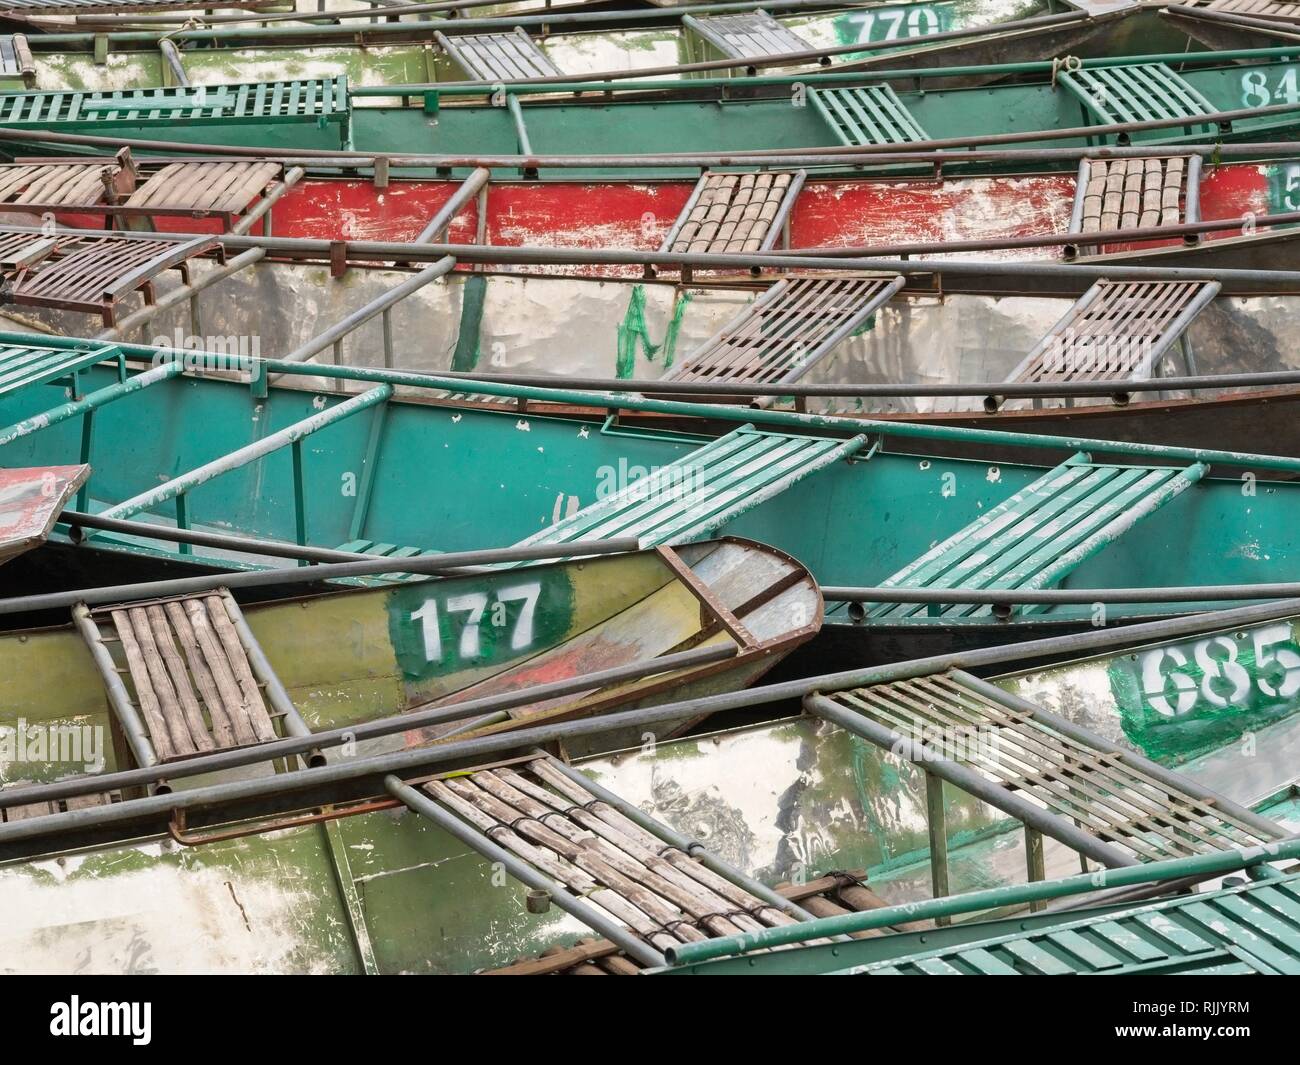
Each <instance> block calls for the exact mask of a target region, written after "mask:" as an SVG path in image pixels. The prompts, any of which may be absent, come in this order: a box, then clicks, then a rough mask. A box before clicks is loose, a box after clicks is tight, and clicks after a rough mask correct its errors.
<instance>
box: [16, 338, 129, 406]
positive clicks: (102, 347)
mask: <svg viewBox="0 0 1300 1065" xmlns="http://www.w3.org/2000/svg"><path fill="white" fill-rule="evenodd" d="M111 358H116V359H117V360H118V364H119V366H121V365H122V364H123V360H124V358H125V356H124V355H123V354H122V349H121V348H119V347H118V346H117V345H115V344H93V343H92V344H87V345H84V346H80V347H77V348H74V349H71V350H69V349H68V348H55V347H47V346H44V345H42V344H39V343H37V344H4V345H0V396H5V395H9V394H11V393H14V392H19V391H21V390H22V389H24V388H32V387H33V386H35V385H42V384H46V383H48V382H50V381H59V380H63V379H65V378H71V377H75V375H76V374H78V373H80V372H81V371H82V370H85V369H87V368H88V367H91V366H94V365H95V364H96V363H100V362H103V361H104V360H105V359H111Z"/></svg>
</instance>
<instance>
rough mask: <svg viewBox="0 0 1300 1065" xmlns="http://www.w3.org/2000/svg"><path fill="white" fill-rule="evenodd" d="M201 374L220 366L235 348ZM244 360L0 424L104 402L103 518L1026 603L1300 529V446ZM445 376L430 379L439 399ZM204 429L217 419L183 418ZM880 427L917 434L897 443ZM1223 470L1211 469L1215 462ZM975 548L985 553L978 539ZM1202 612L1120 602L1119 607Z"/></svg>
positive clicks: (107, 554)
mask: <svg viewBox="0 0 1300 1065" xmlns="http://www.w3.org/2000/svg"><path fill="white" fill-rule="evenodd" d="M51 343H52V344H54V342H53V341H52V342H51ZM124 354H125V353H124ZM154 354H156V353H154ZM76 355H78V356H79V357H82V358H84V353H81V352H76ZM234 364H235V365H240V362H239V360H235V363H234ZM211 365H214V366H217V365H221V360H220V358H216V359H215V360H214V361H213V362H212V363H211ZM249 365H251V366H252V368H253V370H254V374H253V377H252V380H251V382H249V383H241V382H238V381H235V380H219V379H215V378H212V377H209V376H196V375H193V374H190V373H187V372H186V369H187V367H186V364H185V362H184V361H170V362H169V361H165V360H164V361H162V362H160V363H159V365H158V366H157V367H155V368H154V369H152V370H149V371H146V373H147V374H148V376H147V377H145V376H141V377H129V378H128V379H127V380H126V381H119V380H118V378H117V372H116V370H115V369H111V370H110V369H108V368H105V367H96V366H91V367H87V368H83V369H82V370H81V371H80V372H81V374H82V382H83V386H84V388H85V390H86V394H87V398H86V399H85V400H84V401H82V402H80V403H74V404H59V405H58V409H57V410H56V411H54V412H52V413H49V412H50V411H51V402H50V401H51V397H50V396H49V395H48V394H47V393H46V392H45V390H43V389H41V388H28V389H24V390H19V391H17V392H14V393H11V394H9V395H7V396H5V397H3V398H0V422H3V423H5V424H6V425H8V426H9V428H7V429H3V430H0V440H6V441H8V442H7V443H4V444H3V445H0V446H3V447H4V448H5V450H6V460H7V461H12V462H14V463H15V464H18V463H22V464H52V463H57V462H60V461H66V457H67V455H68V453H69V452H72V453H73V454H79V453H80V451H81V446H82V445H81V432H82V423H83V422H84V419H85V418H86V416H87V414H88V413H89V412H92V411H93V417H94V426H95V434H96V435H95V443H94V446H93V448H92V454H91V455H90V462H91V464H92V465H94V463H95V457H94V456H95V455H96V454H99V453H101V452H100V449H101V448H102V449H104V451H103V452H102V453H106V454H111V455H113V456H114V461H113V462H111V463H106V464H103V465H101V466H99V467H98V468H97V469H96V471H95V473H94V475H93V476H92V478H91V480H90V482H89V485H88V488H87V490H86V491H87V499H88V503H87V508H86V509H88V510H91V511H94V512H97V513H99V514H101V515H102V516H103V517H105V518H116V519H130V518H138V517H144V518H145V519H146V520H149V521H158V522H160V523H162V524H164V525H172V526H175V525H177V524H178V525H179V526H180V527H181V528H182V529H184V528H195V529H209V530H213V531H225V532H239V533H244V534H248V535H252V536H258V537H263V538H266V539H270V540H279V541H282V542H288V543H293V542H298V543H310V544H315V545H319V546H323V547H334V546H337V545H340V544H347V545H349V546H350V549H351V550H376V551H379V552H380V553H390V552H393V551H399V553H400V552H402V551H406V550H408V549H420V550H457V549H468V548H479V547H483V546H484V543H483V541H484V536H485V530H491V532H492V534H493V535H492V539H493V540H494V541H496V546H506V545H509V544H512V543H530V544H535V543H562V542H566V541H570V540H575V539H581V538H582V535H583V534H584V533H586V532H591V531H593V530H594V531H595V532H596V533H597V535H600V536H610V535H616V534H618V532H619V531H620V530H621V531H624V532H630V533H633V534H635V535H638V536H640V537H641V542H642V543H643V544H644V545H645V546H651V545H654V544H659V543H667V544H674V543H684V542H690V541H692V540H695V539H701V538H707V537H708V536H711V535H713V534H714V533H716V532H717V531H719V530H721V529H725V530H726V531H727V533H729V534H735V535H742V536H752V537H754V538H755V539H759V540H762V541H763V542H769V543H772V544H773V545H774V546H776V547H777V548H778V549H781V550H785V551H788V552H790V553H791V554H793V555H794V556H795V557H797V558H799V559H800V560H801V561H803V562H804V563H805V564H807V565H808V567H809V569H810V570H811V571H812V572H813V573H814V574H815V575H816V577H817V578H818V579H819V580H820V581H821V582H822V583H823V584H832V585H836V586H851V587H868V588H876V587H881V586H886V585H890V586H895V587H896V588H897V589H898V590H899V594H902V593H903V592H905V591H910V590H913V589H915V590H917V591H922V592H924V594H926V595H930V594H932V593H933V592H934V589H935V588H945V587H948V588H952V587H957V588H962V587H976V588H985V589H998V590H1004V591H1005V592H1006V602H1007V604H1010V605H1011V606H1012V607H1014V604H1015V596H1016V589H1018V588H1019V589H1033V588H1046V587H1053V586H1062V587H1065V588H1067V589H1068V588H1070V587H1075V588H1088V589H1105V588H1108V587H1110V588H1117V587H1120V588H1123V587H1148V588H1149V587H1179V586H1189V585H1192V586H1200V585H1204V584H1206V583H1209V581H1208V580H1207V578H1210V579H1211V580H1213V581H1214V582H1218V583H1223V584H1252V583H1267V582H1270V581H1274V580H1282V579H1286V578H1288V577H1289V576H1290V573H1289V571H1288V570H1287V569H1286V564H1285V560H1286V558H1287V557H1288V555H1289V552H1290V550H1291V546H1290V545H1291V544H1292V543H1293V541H1294V540H1295V539H1296V537H1297V536H1300V533H1298V532H1297V531H1296V530H1297V528H1298V527H1300V526H1298V525H1297V523H1296V522H1295V521H1294V520H1293V519H1294V516H1293V514H1292V510H1293V509H1294V507H1295V506H1296V505H1297V501H1298V498H1300V497H1297V496H1296V492H1297V491H1300V485H1297V484H1296V483H1295V482H1291V481H1287V480H1274V479H1272V478H1275V477H1279V476H1280V477H1287V476H1293V475H1294V473H1295V472H1300V462H1298V461H1297V460H1295V459H1286V458H1271V457H1268V456H1258V455H1246V454H1241V453H1231V452H1222V451H1216V450H1213V449H1207V448H1201V449H1198V450H1194V451H1183V450H1179V449H1174V448H1164V447H1160V446H1156V445H1146V444H1140V445H1131V444H1113V443H1105V442H1101V441H1087V440H1082V439H1078V438H1075V439H1063V438H1052V437H1031V436H1027V435H1026V436H1024V437H1023V438H1017V440H1016V441H1013V440H1010V439H1008V438H1007V437H1005V436H997V437H993V438H990V439H989V440H988V442H989V443H990V444H997V445H998V446H1000V447H1002V446H1008V445H1011V444H1013V443H1017V442H1018V441H1019V440H1020V439H1023V448H1022V453H1023V459H1024V460H1028V461H1026V462H1022V463H1015V464H1009V463H1002V462H996V463H994V462H990V461H988V460H984V459H977V458H963V459H952V458H947V457H929V456H926V457H921V456H918V455H916V454H908V453H906V450H905V449H906V448H907V447H908V444H907V441H908V440H909V439H911V438H915V437H920V438H924V439H926V440H928V441H930V442H931V444H932V445H934V444H938V449H939V450H943V444H942V442H943V441H945V440H949V441H952V442H953V443H959V444H961V445H963V446H964V447H966V448H969V449H971V451H972V452H973V451H974V450H975V449H976V448H977V447H978V445H979V444H980V441H981V436H980V435H979V434H976V433H971V432H969V431H966V432H962V431H959V430H950V429H945V428H943V427H937V426H925V425H913V424H908V423H901V422H898V423H892V422H891V423H888V424H884V423H873V422H870V421H865V420H855V419H850V418H846V419H837V418H834V417H831V416H824V415H818V416H813V415H798V414H793V413H786V412H779V411H738V410H735V409H734V408H726V407H720V406H713V405H704V406H699V407H696V406H694V405H690V404H673V403H664V402H657V401H652V400H642V401H633V400H630V399H629V400H626V401H620V402H625V403H626V406H627V407H628V408H630V409H642V410H646V411H657V412H660V413H666V414H677V415H690V414H693V413H698V414H701V415H703V416H706V417H708V418H710V419H712V420H713V421H714V422H716V423H718V424H723V425H726V426H727V427H728V429H729V431H728V432H726V433H724V434H721V435H718V436H716V437H711V438H708V437H700V436H698V435H691V434H682V433H674V432H665V431H654V430H644V429H640V428H636V429H632V428H624V427H622V426H620V425H619V424H618V423H617V422H616V421H615V420H614V419H612V418H606V417H602V416H601V415H596V416H594V417H593V416H592V415H591V414H590V413H588V414H587V415H585V416H572V417H554V416H549V415H545V414H536V413H533V412H530V411H523V412H520V411H518V410H515V411H509V410H493V409H484V408H483V407H481V406H480V407H479V408H477V409H476V408H474V407H473V406H466V405H463V404H461V405H458V404H447V405H444V404H429V403H426V402H418V401H417V402H411V401H407V400H405V399H399V398H397V397H396V396H394V394H393V388H392V385H391V384H389V383H388V381H387V380H386V378H388V379H392V380H398V381H400V382H401V383H403V384H405V385H411V386H413V387H418V385H419V382H420V379H419V378H417V377H413V376H404V375H392V374H385V373H384V372H383V371H360V370H346V369H345V370H341V371H339V374H340V377H341V378H346V379H350V380H351V381H354V382H355V386H354V387H356V388H357V389H358V391H357V392H356V394H354V395H352V396H351V397H350V398H345V397H344V396H343V395H339V394H338V393H337V392H331V391H312V390H305V389H299V388H282V387H274V388H269V389H266V388H265V377H264V373H263V370H265V369H269V371H270V372H272V373H277V374H278V373H281V372H289V373H294V374H297V375H299V376H307V375H309V374H314V373H317V372H319V371H318V369H317V368H305V367H302V366H300V365H297V364H288V363H271V364H269V366H268V364H265V363H262V362H260V361H257V360H255V361H254V362H252V363H251V364H249ZM190 368H191V369H193V367H192V366H191V367H190ZM447 384H448V382H446V381H441V380H439V379H437V378H433V379H429V380H428V381H427V382H426V385H427V386H428V389H429V390H432V389H434V388H439V387H440V388H443V389H445V388H446V386H447ZM497 390H498V391H503V392H504V394H506V395H512V394H513V395H516V396H519V397H527V398H529V399H544V398H546V393H539V392H537V391H530V390H528V389H518V390H512V389H510V388H506V387H502V388H499V389H497ZM425 394H426V395H427V394H428V391H426V393H425ZM577 395H582V394H580V393H579V394H577ZM560 398H564V396H563V394H561V397H560ZM570 400H571V401H572V397H570ZM587 402H591V397H587ZM596 402H600V400H596ZM605 402H606V403H608V402H610V400H609V399H608V398H607V399H606V400H605ZM746 422H748V424H746ZM195 425H202V426H203V427H204V431H203V432H202V433H195V432H192V431H190V429H189V428H188V427H192V426H195ZM882 432H883V433H885V434H887V436H888V438H889V439H892V440H893V441H894V446H896V447H898V448H901V449H904V450H900V451H887V450H884V449H882V447H881V439H880V437H879V434H881V433H882ZM295 456H297V457H296V458H295ZM485 463H486V465H485ZM1031 463H1032V464H1031ZM1211 463H1213V464H1214V466H1215V472H1216V473H1217V474H1219V475H1218V476H1209V472H1210V464H1211ZM1242 469H1245V471H1246V472H1245V473H1244V474H1238V473H1237V472H1236V471H1238V470H1242ZM1257 484H1258V487H1256V486H1257ZM430 485H436V486H437V487H436V490H430V488H429V486H430ZM485 486H487V487H485ZM807 513H823V514H833V515H834V521H833V523H832V525H831V529H832V531H831V533H830V534H829V535H828V534H827V533H826V531H825V529H824V528H823V526H822V523H821V522H808V521H806V520H804V517H803V515H805V514H807ZM1013 518H1018V521H1016V522H1013V523H1012V525H1013V526H1014V529H1015V530H1037V531H1036V532H1035V533H1034V535H1033V537H1031V538H1030V539H1025V538H1024V536H1022V535H1021V534H1020V533H1019V532H1016V533H1014V534H1008V535H1003V533H1005V532H1006V531H1007V529H1008V528H1011V527H1012V526H1007V525H1006V523H1007V522H1008V521H1011V519H1013ZM1004 526H1005V528H1004ZM431 530H436V532H434V533H431ZM862 530H866V533H865V535H866V536H867V540H866V541H865V542H864V541H863V539H862V534H861V531H862ZM1229 530H1231V531H1230V532H1229ZM985 541H987V548H986V550H984V553H983V554H982V555H980V556H979V557H978V558H976V557H974V556H971V554H970V552H969V550H966V549H964V548H963V546H962V545H964V544H978V543H981V542H985ZM39 554H40V556H41V558H42V559H44V560H45V561H40V560H37V559H36V558H35V557H34V556H29V557H33V561H32V562H31V563H30V564H28V563H26V562H24V561H21V560H20V561H17V562H14V563H10V566H9V567H8V568H9V569H10V570H11V571H12V572H11V573H10V574H8V575H7V576H9V577H10V578H11V579H12V580H13V582H14V583H13V585H12V587H13V588H14V589H15V591H18V590H20V589H22V588H24V587H31V585H26V584H25V583H24V582H25V581H28V580H30V581H33V582H35V584H36V585H39V584H40V582H50V581H57V580H58V579H59V577H58V574H60V573H62V575H63V578H62V579H63V580H64V581H65V582H66V581H69V580H78V581H79V583H81V584H93V583H102V577H99V576H97V575H96V574H97V571H98V573H102V567H103V566H104V565H105V564H108V565H110V566H112V567H114V568H116V570H117V572H119V573H120V572H121V571H122V570H123V569H124V568H125V567H127V566H128V565H129V564H130V561H131V560H134V561H135V563H137V564H139V565H145V564H146V563H147V564H148V565H149V566H150V567H151V568H152V567H156V566H159V565H161V564H163V563H168V564H170V566H171V567H173V568H176V567H179V568H181V569H184V568H186V567H189V566H192V565H194V564H196V563H199V562H202V563H204V564H205V565H207V566H209V567H216V568H220V567H222V566H230V565H235V564H237V563H233V562H231V561H230V560H226V559H221V558H212V557H205V556H204V555H203V553H202V552H199V553H186V552H184V551H181V552H179V553H178V552H177V550H176V549H175V547H174V545H172V546H166V545H164V546H159V545H156V544H151V543H147V542H142V540H141V538H140V537H139V536H127V537H124V536H122V535H119V534H109V533H102V534H100V533H97V534H95V535H94V536H92V537H91V538H89V539H88V540H86V541H85V542H84V543H81V544H80V546H74V545H73V544H72V543H70V542H69V541H68V540H67V538H66V537H64V538H62V539H61V541H60V543H59V544H58V546H57V550H52V549H51V546H47V548H45V549H43V551H42V552H40V553H39ZM50 560H55V561H53V562H51V561H50ZM263 561H264V560H259V559H256V558H254V559H251V560H250V562H251V564H261V563H262V562H263ZM977 562H978V563H979V564H976V563H977ZM246 564H248V563H246ZM29 565H30V568H29ZM15 567H16V568H15ZM49 586H50V585H49V584H48V583H47V584H46V585H45V587H49ZM65 586H66V584H65ZM927 589H928V591H927ZM999 602H1001V600H999ZM1192 608H1193V607H1191V606H1188V605H1179V604H1176V603H1175V604H1171V603H1164V604H1160V603H1149V604H1140V605H1123V604H1118V603H1116V604H1111V605H1110V606H1108V607H1107V617H1108V618H1109V619H1110V620H1119V619H1124V618H1134V617H1139V616H1144V615H1151V614H1161V613H1170V612H1181V611H1184V610H1187V609H1192ZM1093 616H1094V611H1093V610H1092V609H1091V608H1090V607H1088V606H1078V607H1070V606H1052V607H1050V608H1049V609H1046V610H1040V609H1039V608H1038V607H1037V606H1033V607H1026V608H1024V609H1022V610H1013V611H1012V613H1011V616H1010V617H1009V618H1008V619H1005V620H1004V619H1003V618H1002V617H1001V616H1000V614H999V613H994V612H993V611H992V609H991V607H990V606H988V605H985V606H973V607H966V606H960V605H951V606H946V607H941V608H936V609H934V610H931V609H929V608H926V607H921V606H912V607H908V606H906V605H905V604H904V605H894V604H888V603H885V604H878V605H877V606H869V607H867V608H864V609H857V608H854V609H849V608H847V607H844V606H841V607H838V608H837V609H836V610H835V611H833V612H832V613H831V615H830V618H831V620H833V621H835V622H836V623H837V624H838V625H840V626H842V629H841V633H840V635H841V637H842V638H845V639H847V640H848V641H849V643H850V645H851V646H852V647H853V653H854V654H856V655H858V656H862V655H870V654H881V653H884V654H886V655H889V656H891V657H894V658H897V657H907V656H908V651H909V650H912V651H917V649H921V650H928V649H930V648H945V647H950V646H953V645H954V644H968V643H978V642H981V641H984V642H987V641H989V640H995V641H997V640H1005V639H1007V638H1008V637H1009V636H1012V635H1026V636H1027V635H1030V634H1033V633H1035V632H1039V631H1044V630H1046V631H1052V630H1056V629H1059V628H1070V627H1079V626H1084V627H1087V626H1089V625H1090V624H1091V619H1092V617H1093Z"/></svg>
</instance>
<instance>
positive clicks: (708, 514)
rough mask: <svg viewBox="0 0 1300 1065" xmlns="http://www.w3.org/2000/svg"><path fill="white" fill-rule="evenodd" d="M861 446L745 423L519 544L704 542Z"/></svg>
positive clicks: (860, 440) (857, 441)
mask: <svg viewBox="0 0 1300 1065" xmlns="http://www.w3.org/2000/svg"><path fill="white" fill-rule="evenodd" d="M866 441H867V438H866V437H865V436H855V437H852V438H850V439H848V440H844V439H838V438H834V437H822V436H791V435H788V434H786V433H772V432H766V431H763V430H760V429H755V428H754V426H752V425H743V426H741V427H740V428H739V429H736V430H734V431H733V432H730V433H728V434H727V435H726V436H723V437H719V438H718V439H717V440H713V441H710V442H709V443H707V444H705V445H704V446H703V447H700V448H697V449H696V450H695V451H692V452H690V453H689V454H687V455H684V456H682V457H681V458H680V459H678V460H677V461H676V462H673V463H670V464H669V465H667V466H661V467H658V468H657V469H655V470H653V471H652V472H651V473H650V474H649V476H647V477H645V478H642V479H640V480H637V481H634V482H632V483H631V484H629V485H625V486H623V487H622V488H620V489H619V490H618V491H617V492H615V493H614V494H612V495H609V496H607V497H606V498H604V499H600V500H597V501H596V502H595V503H592V504H591V505H590V506H587V507H583V509H582V510H580V511H578V512H577V513H576V514H573V515H571V516H570V517H568V518H566V519H564V520H563V521H560V522H557V523H556V524H555V525H552V526H550V527H549V528H547V529H543V530H542V531H541V532H539V533H535V534H534V535H532V536H530V537H528V539H526V540H522V541H520V543H519V545H518V546H520V547H524V546H531V545H537V544H564V543H572V542H574V541H577V540H609V539H614V538H617V537H627V536H635V537H636V538H637V539H638V541H639V542H640V545H641V547H642V548H647V547H657V546H659V545H660V544H684V543H690V542H692V541H694V540H706V539H708V538H709V537H710V536H713V535H714V534H715V533H717V531H718V530H719V529H721V528H722V527H723V526H724V525H726V524H727V523H728V522H730V521H732V520H733V519H734V518H737V517H739V516H740V515H741V514H744V513H745V512H747V511H749V510H752V509H753V508H754V507H756V506H758V505H759V504H760V503H763V502H765V501H766V500H768V499H771V498H772V497H773V496H777V495H780V494H781V493H782V492H784V491H785V490H786V489H787V488H789V487H791V486H792V485H794V484H797V483H798V482H799V481H801V480H803V479H804V478H805V477H808V476H809V475H811V474H814V473H816V472H817V471H818V470H821V469H824V468H826V467H827V466H829V465H831V464H832V463H834V462H837V461H839V460H840V459H842V458H848V457H849V456H851V455H855V454H857V453H858V452H859V451H860V450H861V449H862V448H863V446H864V445H865V444H866Z"/></svg>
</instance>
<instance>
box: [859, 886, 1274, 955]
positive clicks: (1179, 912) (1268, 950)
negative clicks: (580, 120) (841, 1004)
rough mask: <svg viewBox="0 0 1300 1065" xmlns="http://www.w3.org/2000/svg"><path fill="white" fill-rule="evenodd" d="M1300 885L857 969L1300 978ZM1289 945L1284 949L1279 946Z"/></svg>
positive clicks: (1153, 906)
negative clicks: (1299, 950) (1298, 945)
mask: <svg viewBox="0 0 1300 1065" xmlns="http://www.w3.org/2000/svg"><path fill="white" fill-rule="evenodd" d="M1298 937H1300V876H1295V875H1292V876H1290V877H1287V878H1284V879H1283V878H1276V879H1275V878H1269V879H1268V880H1264V881H1262V882H1255V883H1247V884H1240V885H1236V886H1234V887H1231V888H1227V889H1223V890H1214V891H1204V892H1196V893H1192V894H1185V895H1180V896H1179V897H1177V898H1173V899H1161V900H1158V901H1155V902H1148V903H1145V904H1142V905H1138V904H1136V903H1135V904H1132V905H1130V906H1126V907H1125V908H1124V910H1123V912H1120V913H1116V912H1114V911H1111V910H1103V911H1102V912H1101V913H1094V914H1087V913H1086V912H1085V913H1083V914H1079V913H1063V914H1061V915H1059V917H1057V919H1056V920H1054V921H1052V923H1051V924H1049V925H1046V926H1044V924H1043V923H1042V922H1041V921H1038V922H1035V924H1034V925H1033V926H1031V927H1023V926H1022V927H1021V928H1018V929H1016V930H1015V931H1010V932H1006V933H1004V934H1003V935H998V936H993V935H990V936H988V937H986V938H983V939H974V940H970V939H968V940H966V941H965V942H962V943H961V944H955V945H950V946H946V947H938V948H926V947H922V948H921V949H920V950H918V951H914V952H912V953H910V954H903V955H897V954H896V955H895V956H893V957H891V958H889V959H888V960H887V961H886V960H880V961H874V962H868V963H866V964H864V965H861V966H857V967H854V968H853V969H852V970H851V971H852V972H853V973H854V974H855V975H863V976H928V975H938V974H942V975H946V976H1057V975H1066V974H1069V975H1100V976H1130V975H1131V976H1148V977H1149V976H1153V975H1161V976H1174V975H1182V974H1188V975H1195V976H1249V975H1256V974H1259V975H1268V976H1272V975H1278V974H1289V975H1292V976H1295V975H1300V961H1297V958H1296V952H1295V948H1294V945H1293V944H1294V943H1295V942H1296V940H1297V938H1298ZM1279 944H1281V945H1279Z"/></svg>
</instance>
